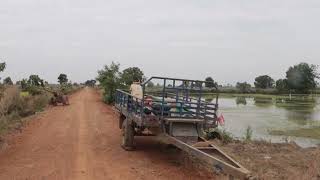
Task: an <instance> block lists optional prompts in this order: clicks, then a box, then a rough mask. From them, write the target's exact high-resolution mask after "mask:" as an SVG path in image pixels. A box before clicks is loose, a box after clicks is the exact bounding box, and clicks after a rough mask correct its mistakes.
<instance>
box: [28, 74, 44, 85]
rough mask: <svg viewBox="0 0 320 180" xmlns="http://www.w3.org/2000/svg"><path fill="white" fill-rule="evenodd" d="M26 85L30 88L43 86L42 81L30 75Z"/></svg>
mask: <svg viewBox="0 0 320 180" xmlns="http://www.w3.org/2000/svg"><path fill="white" fill-rule="evenodd" d="M28 84H29V85H30V86H44V82H43V80H42V79H41V78H40V77H39V76H38V75H30V77H29V80H28Z"/></svg>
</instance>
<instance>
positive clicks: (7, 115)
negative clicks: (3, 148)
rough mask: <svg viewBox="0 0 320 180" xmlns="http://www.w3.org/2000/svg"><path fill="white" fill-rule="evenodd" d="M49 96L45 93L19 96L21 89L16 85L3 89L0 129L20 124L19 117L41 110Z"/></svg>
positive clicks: (0, 106) (0, 101) (0, 102)
mask: <svg viewBox="0 0 320 180" xmlns="http://www.w3.org/2000/svg"><path fill="white" fill-rule="evenodd" d="M49 98H50V96H48V95H47V94H39V95H35V96H21V91H20V90H19V88H17V87H16V86H12V87H9V88H7V89H5V90H4V91H3V97H2V98H1V99H0V131H2V132H3V131H6V130H8V129H11V127H12V126H16V124H19V123H20V124H21V121H20V118H21V117H26V116H29V115H32V114H34V113H36V112H37V111H42V110H43V109H44V108H45V107H46V106H47V104H48V101H49Z"/></svg>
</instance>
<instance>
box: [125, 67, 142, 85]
mask: <svg viewBox="0 0 320 180" xmlns="http://www.w3.org/2000/svg"><path fill="white" fill-rule="evenodd" d="M143 75H144V74H143V72H142V71H141V70H140V69H139V68H138V67H130V68H127V69H125V70H123V72H122V75H121V79H122V82H123V83H124V84H125V85H127V86H130V85H131V84H132V83H133V82H136V81H140V82H141V81H142V80H143Z"/></svg>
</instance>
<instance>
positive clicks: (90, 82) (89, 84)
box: [85, 79, 97, 87]
mask: <svg viewBox="0 0 320 180" xmlns="http://www.w3.org/2000/svg"><path fill="white" fill-rule="evenodd" d="M96 83H97V81H96V80H94V79H92V80H87V81H86V82H85V85H86V86H90V87H94V86H95V85H96Z"/></svg>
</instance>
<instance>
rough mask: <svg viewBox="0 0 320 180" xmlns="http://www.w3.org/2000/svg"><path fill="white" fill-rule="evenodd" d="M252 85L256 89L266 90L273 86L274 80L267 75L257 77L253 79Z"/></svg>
mask: <svg viewBox="0 0 320 180" xmlns="http://www.w3.org/2000/svg"><path fill="white" fill-rule="evenodd" d="M254 85H255V87H256V88H261V89H268V88H272V87H273V86H274V80H273V79H272V78H271V77H270V76H268V75H263V76H258V77H256V79H255V82H254Z"/></svg>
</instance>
